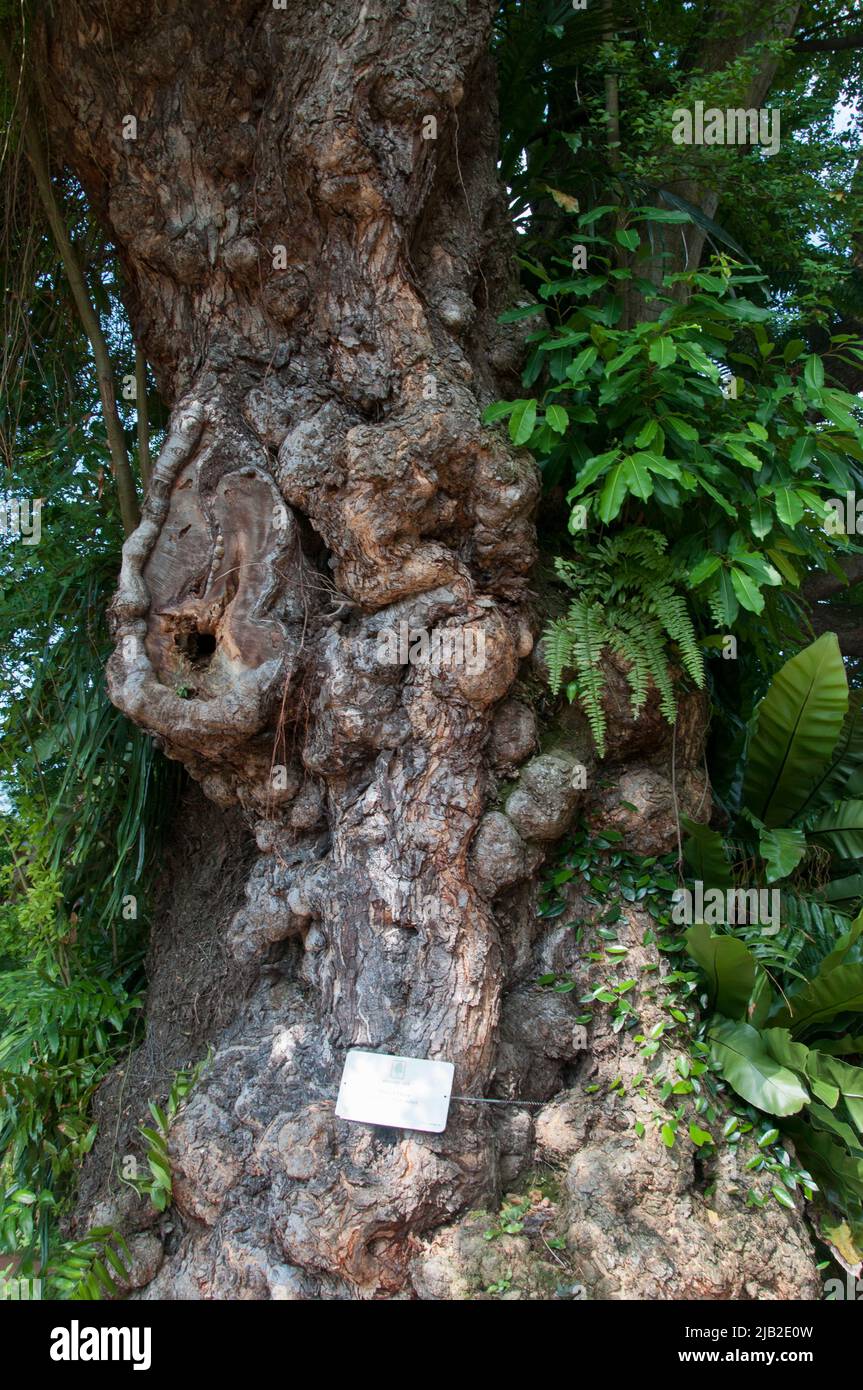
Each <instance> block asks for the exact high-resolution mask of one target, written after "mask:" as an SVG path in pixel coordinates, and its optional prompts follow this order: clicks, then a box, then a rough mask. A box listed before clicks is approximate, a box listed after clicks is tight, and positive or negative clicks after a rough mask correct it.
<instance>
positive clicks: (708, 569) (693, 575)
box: [688, 555, 722, 589]
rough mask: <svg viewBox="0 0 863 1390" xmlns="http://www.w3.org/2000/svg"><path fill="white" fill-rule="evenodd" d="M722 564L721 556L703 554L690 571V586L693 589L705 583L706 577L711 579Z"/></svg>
mask: <svg viewBox="0 0 863 1390" xmlns="http://www.w3.org/2000/svg"><path fill="white" fill-rule="evenodd" d="M721 564H722V558H721V556H719V555H703V556H702V557H701V559H700V560H699V561H698V564H697V565H695V566H694V567H693V568H692V569H691V570H690V572H689V579H688V583H689V587H690V588H691V589H695V588H697V587H698V585H699V584H703V582H704V580H705V579H709V578H710V576H711V575H712V574H715V573H716V571H717V570H718V569H719V566H720V565H721Z"/></svg>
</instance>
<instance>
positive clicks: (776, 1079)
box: [707, 1016, 810, 1115]
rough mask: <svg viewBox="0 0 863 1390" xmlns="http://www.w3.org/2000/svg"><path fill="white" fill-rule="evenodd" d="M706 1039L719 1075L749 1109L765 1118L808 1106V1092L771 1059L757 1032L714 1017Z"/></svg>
mask: <svg viewBox="0 0 863 1390" xmlns="http://www.w3.org/2000/svg"><path fill="white" fill-rule="evenodd" d="M707 1036H708V1039H709V1042H710V1051H711V1056H712V1057H713V1060H714V1062H715V1063H716V1065H717V1066H718V1068H719V1071H720V1073H721V1075H722V1076H724V1078H725V1080H726V1081H727V1082H728V1083H729V1085H731V1086H733V1087H734V1090H735V1091H736V1092H737V1094H738V1095H739V1096H741V1097H742V1098H743V1100H747V1101H749V1104H750V1105H754V1106H756V1107H757V1109H759V1110H763V1111H765V1113H766V1114H768V1115H796V1114H797V1113H798V1111H800V1110H802V1109H803V1107H804V1105H806V1104H808V1102H809V1099H810V1096H809V1092H808V1091H807V1090H806V1088H805V1087H804V1086H803V1085H802V1083H801V1082H800V1080H799V1078H798V1077H797V1076H795V1074H794V1072H793V1071H789V1070H788V1068H787V1067H783V1066H781V1065H780V1064H779V1062H777V1061H776V1060H775V1058H773V1057H771V1055H770V1053H769V1052H768V1051H767V1048H766V1047H765V1045H764V1042H763V1040H762V1038H761V1034H760V1033H759V1032H758V1030H757V1029H756V1028H751V1027H750V1025H749V1024H748V1023H732V1022H731V1020H730V1019H727V1018H721V1017H719V1016H717V1017H715V1018H713V1019H712V1020H711V1022H710V1024H709V1026H708V1030H707Z"/></svg>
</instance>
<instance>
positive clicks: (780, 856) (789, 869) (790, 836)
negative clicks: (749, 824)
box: [758, 829, 806, 883]
mask: <svg viewBox="0 0 863 1390" xmlns="http://www.w3.org/2000/svg"><path fill="white" fill-rule="evenodd" d="M758 848H759V850H760V853H761V857H762V859H763V860H764V862H765V864H766V865H767V882H768V883H775V882H776V880H777V879H778V878H787V876H788V875H789V874H790V873H793V871H794V870H795V869H796V868H797V865H798V864H799V863H800V860H801V859H802V858H803V856H804V854H805V853H806V836H805V835H804V834H803V831H802V830H787V829H785V830H779V829H777V830H762V831H761V835H760V838H759V842H758Z"/></svg>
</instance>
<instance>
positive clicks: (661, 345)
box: [648, 337, 677, 367]
mask: <svg viewBox="0 0 863 1390" xmlns="http://www.w3.org/2000/svg"><path fill="white" fill-rule="evenodd" d="M648 357H649V358H650V360H651V362H655V363H656V365H657V367H670V366H671V364H672V362H676V361H677V348H676V347H675V346H674V343H673V341H672V339H671V338H667V337H662V338H656V339H654V341H653V342H652V343H651V344H650V349H649V351H648Z"/></svg>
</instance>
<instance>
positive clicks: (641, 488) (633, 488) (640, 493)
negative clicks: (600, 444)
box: [623, 454, 653, 502]
mask: <svg viewBox="0 0 863 1390" xmlns="http://www.w3.org/2000/svg"><path fill="white" fill-rule="evenodd" d="M646 457H647V455H646V454H632V455H630V457H629V458H628V459H624V461H623V465H624V469H625V477H626V486H627V487H628V489H629V491H630V492H632V493H634V494H635V496H636V497H640V498H641V500H642V501H643V502H646V501H647V499H648V497H649V496H650V495H651V493H652V492H653V479H652V478H651V476H650V470H649V469H648V468H647V467H646V466H645V463H644V460H645V458H646Z"/></svg>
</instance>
